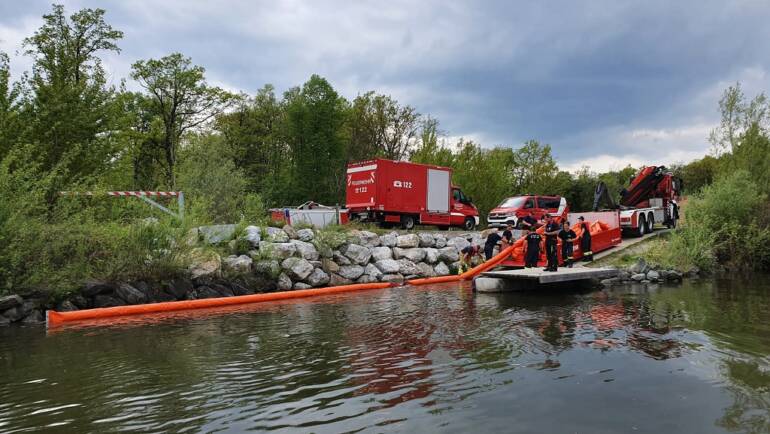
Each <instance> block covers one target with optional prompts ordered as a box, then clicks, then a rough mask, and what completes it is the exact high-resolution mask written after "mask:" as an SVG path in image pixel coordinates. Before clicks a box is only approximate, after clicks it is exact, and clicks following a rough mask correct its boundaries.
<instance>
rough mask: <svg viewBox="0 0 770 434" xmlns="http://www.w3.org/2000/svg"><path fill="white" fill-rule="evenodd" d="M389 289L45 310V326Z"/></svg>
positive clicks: (335, 289) (386, 285)
mask: <svg viewBox="0 0 770 434" xmlns="http://www.w3.org/2000/svg"><path fill="white" fill-rule="evenodd" d="M393 286H397V285H395V284H393V283H390V282H378V283H359V284H356V285H344V286H331V287H328V288H313V289H298V290H296V291H280V292H269V293H264V294H252V295H241V296H236V297H218V298H204V299H200V300H184V301H169V302H164V303H152V304H137V305H132V306H116V307H104V308H97V309H84V310H76V311H72V312H56V311H54V310H48V311H46V325H47V326H48V327H53V326H56V325H60V324H62V323H66V322H74V321H86V320H92V319H101V318H110V317H118V316H127V315H143V314H150V313H158V312H173V311H179V310H189V309H205V308H210V307H221V306H232V305H238V304H247V303H262V302H267V301H278V300H289V299H294V298H304V297H312V296H316V295H327V294H336V293H340V292H351V291H364V290H369V289H385V288H390V287H393Z"/></svg>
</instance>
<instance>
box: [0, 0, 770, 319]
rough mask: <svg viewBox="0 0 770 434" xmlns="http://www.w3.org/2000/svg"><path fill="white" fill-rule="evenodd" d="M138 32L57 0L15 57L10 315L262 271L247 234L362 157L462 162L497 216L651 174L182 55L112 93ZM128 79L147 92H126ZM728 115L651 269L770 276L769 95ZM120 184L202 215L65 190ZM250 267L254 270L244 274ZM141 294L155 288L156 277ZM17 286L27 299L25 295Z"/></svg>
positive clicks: (8, 184) (468, 188)
mask: <svg viewBox="0 0 770 434" xmlns="http://www.w3.org/2000/svg"><path fill="white" fill-rule="evenodd" d="M122 37H123V32H122V31H120V30H119V29H115V28H113V27H112V26H111V25H110V24H109V23H108V15H107V12H106V11H104V10H102V9H81V10H79V11H76V12H74V13H71V14H68V13H67V11H65V9H64V7H63V6H60V5H54V6H53V8H52V10H51V11H50V13H48V14H46V15H45V16H44V17H43V24H42V25H41V27H40V28H39V29H37V30H36V31H35V32H34V33H33V34H31V35H29V36H28V38H26V39H25V40H24V43H23V46H20V47H18V48H19V50H20V52H22V53H24V54H25V55H26V56H28V57H29V58H30V60H31V61H32V69H31V70H30V71H28V72H27V73H25V74H24V75H22V76H19V77H12V76H11V74H10V66H9V57H8V56H7V55H6V54H5V53H0V246H2V248H0V297H4V299H7V300H8V301H7V302H6V303H7V304H9V305H11V304H12V305H13V306H12V307H11V308H8V309H5V307H4V306H0V307H2V309H0V310H3V311H4V312H7V311H8V310H10V309H17V308H20V309H21V310H20V312H26V315H27V316H25V317H28V316H29V312H30V309H29V307H30V305H28V304H27V302H29V301H30V300H37V301H36V303H37V304H36V305H35V304H34V303H33V305H32V306H38V307H37V308H35V307H33V308H32V310H34V309H39V308H40V306H43V305H44V304H45V305H46V306H49V305H58V304H59V303H62V302H63V301H65V300H68V297H71V296H75V294H76V293H77V292H78V291H82V290H83V289H84V288H86V287H89V288H91V290H92V291H97V292H99V291H101V290H97V289H94V288H97V287H99V286H98V285H96V286H94V285H92V283H94V282H96V283H97V284H104V285H107V286H108V287H109V288H110V291H112V293H116V291H118V290H119V289H120V286H121V285H123V284H124V282H145V283H146V282H156V283H160V284H161V285H160V286H158V287H154V286H153V287H151V288H147V289H146V290H147V291H156V290H158V288H165V287H168V286H163V285H164V284H170V282H182V281H188V280H189V281H191V280H192V279H191V277H190V266H191V265H192V264H193V263H200V262H205V261H202V260H201V259H206V258H215V257H219V258H220V262H221V263H224V264H227V263H228V261H229V260H230V259H228V257H229V256H230V255H235V256H236V258H241V256H246V257H248V258H249V259H251V261H252V266H253V264H255V263H258V262H259V261H261V260H264V259H267V258H263V257H261V255H263V253H261V252H260V250H259V249H256V250H257V251H258V252H260V253H259V254H258V255H257V257H252V256H250V251H251V250H254V249H253V247H254V246H253V243H252V245H249V244H248V243H249V242H248V241H243V237H242V236H241V235H242V234H243V231H245V230H246V228H247V227H248V226H249V225H253V226H255V227H258V228H260V229H259V231H260V237H261V240H264V239H265V238H266V237H269V236H271V235H270V233H269V231H271V229H269V228H271V227H272V226H274V224H272V223H271V222H270V221H269V219H268V217H267V216H268V212H267V209H268V208H269V207H273V206H286V205H292V204H294V205H296V204H299V203H302V202H305V201H307V200H314V201H317V202H321V203H326V204H330V205H331V204H339V203H344V179H345V177H344V173H345V172H344V170H345V167H346V164H347V163H348V162H350V161H357V160H364V159H368V158H375V157H384V158H390V159H404V160H411V161H415V162H421V163H431V164H438V165H443V166H450V167H452V168H453V171H454V172H453V182H454V183H455V184H458V185H460V186H462V188H463V190H464V192H465V193H466V194H467V195H468V196H470V197H472V198H473V200H474V202H475V203H476V205H477V206H478V207H479V211H480V214H481V216H482V219H483V218H485V217H486V215H487V213H488V211H489V210H490V209H491V208H493V207H494V206H496V205H497V204H498V203H499V202H500V200H502V199H503V198H505V197H508V196H512V195H516V194H522V193H527V192H533V193H543V194H545V193H548V194H559V195H562V196H564V197H565V198H567V200H568V201H569V203H570V205H571V207H572V208H573V209H575V210H582V209H589V208H590V206H591V204H592V200H593V191H594V187H595V185H596V183H597V182H598V181H603V182H605V183H606V184H607V185H608V187H609V189H610V191H612V192H613V193H614V194H615V198H616V199H617V198H618V197H619V192H620V190H621V188H622V187H623V186H624V185H626V183H627V182H628V179H629V178H630V177H631V176H632V175H633V174H634V173H635V172H636V171H637V169H636V168H633V167H631V166H628V167H625V168H622V169H619V170H613V171H609V172H605V173H595V172H593V171H591V169H590V168H588V167H585V168H583V169H581V170H579V171H577V172H576V173H569V172H566V171H564V170H560V169H559V167H558V165H557V163H556V161H555V159H554V157H553V155H552V153H551V146H550V145H548V144H541V143H540V142H538V141H537V140H529V141H527V142H525V143H524V144H522V145H520V146H503V145H499V146H496V147H492V148H490V147H485V146H483V144H480V143H476V142H473V141H469V140H465V139H460V140H458V141H456V142H454V143H450V142H449V138H448V137H449V134H448V133H447V132H444V131H442V130H441V128H440V124H439V121H438V120H437V119H435V118H433V117H432V116H430V115H428V114H421V113H419V112H418V111H417V110H416V109H415V108H414V107H411V106H409V105H404V104H401V103H399V102H398V101H396V100H395V99H393V98H392V97H390V96H388V95H383V94H378V93H376V92H372V91H370V92H364V93H360V94H358V95H357V96H356V97H355V98H353V99H352V100H348V99H346V98H345V97H343V96H341V95H340V94H339V93H338V92H337V91H336V90H335V89H334V88H333V86H332V85H331V84H330V83H329V82H328V81H327V80H326V79H324V78H322V77H320V76H317V75H312V76H311V77H310V78H309V79H308V81H307V82H305V83H304V84H302V85H301V86H297V87H293V88H290V89H288V90H286V91H285V92H283V94H279V93H277V92H276V90H275V88H274V87H273V86H271V85H269V84H268V85H265V86H264V87H263V88H262V89H260V90H258V91H257V92H256V93H255V94H254V95H247V94H244V93H239V94H235V93H231V92H227V91H225V90H223V89H221V88H218V87H216V86H213V85H211V84H210V83H208V82H207V80H206V73H205V72H206V71H205V69H204V68H203V67H202V66H199V65H196V64H194V63H193V61H192V59H190V58H188V57H186V56H184V55H182V54H180V53H170V54H168V55H167V56H163V57H161V58H159V59H129V60H130V61H131V62H133V66H132V69H131V74H130V76H129V77H125V79H124V81H121V83H120V84H119V85H118V86H112V85H109V84H108V80H107V77H106V74H105V71H104V69H103V68H102V66H101V58H100V56H105V55H108V54H119V53H120V45H119V44H120V40H121V39H122ZM126 80H128V81H130V82H131V83H132V86H130V87H131V88H137V89H141V90H139V91H129V90H127V88H128V87H129V86H126V84H127V82H126ZM133 85H135V86H133ZM169 101H172V102H173V104H169ZM719 111H720V112H721V117H722V121H721V123H720V124H719V126H718V127H717V128H715V129H714V131H713V132H712V133H711V135H710V137H708V138H706V137H704V142H705V141H707V140H708V141H709V142H710V143H711V145H712V152H711V154H710V155H706V156H704V157H703V158H702V159H699V160H695V161H692V162H690V163H687V164H675V162H671V163H672V164H670V165H669V166H668V167H669V169H671V170H673V171H674V172H675V174H676V175H677V176H679V177H681V178H682V179H683V180H684V185H685V188H686V191H687V194H688V201H687V206H686V209H684V210H683V213H684V214H685V219H684V221H683V224H682V225H681V226H680V227H679V228H678V229H677V230H676V231H675V232H674V233H672V234H671V236H669V237H667V238H666V239H665V240H661V241H660V242H659V243H656V244H655V245H654V246H653V247H652V248H651V249H649V250H648V251H646V252H644V253H643V254H641V255H640V256H641V257H642V258H643V259H645V261H646V262H647V263H648V264H657V265H659V266H660V267H663V268H665V269H675V270H691V269H696V268H697V269H698V270H700V272H701V273H704V274H707V273H715V272H722V271H733V270H767V269H768V268H770V249H767V246H768V245H770V205H769V204H768V196H767V195H768V193H770V139H769V137H770V134H769V133H768V128H769V127H770V104H768V101H767V98H766V97H765V95H764V94H759V95H757V96H755V97H753V98H751V99H748V98H746V97H745V96H744V95H743V92H742V90H741V87H740V84H736V85H734V86H730V87H729V88H728V89H727V90H726V91H725V92H724V95H723V97H722V99H721V100H720V101H719ZM109 190H169V191H184V193H185V198H186V201H187V202H186V209H185V216H186V217H185V220H184V221H179V220H178V219H175V218H173V217H171V216H168V215H165V214H162V213H160V211H158V210H155V209H154V208H151V207H149V206H148V205H147V204H145V203H143V202H142V201H140V200H139V199H137V198H113V197H107V196H100V195H95V196H60V194H59V192H61V191H70V192H83V191H94V192H104V191H109ZM164 204H165V202H164ZM169 208H170V209H171V210H172V211H173V210H175V205H173V204H171V205H169ZM233 223H235V225H234V227H235V228H236V230H235V234H236V235H233V238H232V239H229V240H227V243H226V244H225V245H222V246H219V245H217V243H214V244H210V243H206V244H200V243H196V242H191V241H190V234H191V231H193V230H194V228H199V227H202V226H209V225H227V224H231V225H232V224H233ZM228 227H230V226H228ZM275 229H277V230H280V231H283V230H282V229H280V228H275ZM295 229H297V230H302V229H309V228H295ZM362 229H363V231H361V230H362ZM355 230H359V232H370V233H376V232H377V231H375V230H374V229H371V228H368V227H358V228H357V227H350V228H330V229H324V230H321V231H316V232H314V240H317V239H319V238H320V239H322V240H323V239H325V238H326V237H328V238H329V240H332V239H334V238H335V237H336V238H337V239H340V238H345V239H346V238H347V236H348V235H349V234H350V233H353V232H354V231H355ZM262 231H265V233H261V232H262ZM252 232H253V230H252ZM283 232H284V233H285V231H283ZM276 233H277V232H276ZM376 235H377V236H378V238H381V237H383V236H388V234H385V233H376ZM416 235H418V237H419V234H417V233H416ZM447 236H449V235H447ZM289 238H290V239H291V237H289ZM434 239H435V237H434ZM298 240H299V241H302V240H301V239H298ZM230 241H234V245H233V246H231V245H229V244H230ZM303 242H305V241H303ZM348 244H351V243H348ZM353 244H355V243H353ZM248 247H251V249H249V248H248ZM314 247H315V248H316V250H317V251H318V252H319V256H321V253H320V252H321V249H320V248H319V247H317V246H314ZM295 248H296V247H295ZM415 248H419V249H424V248H425V247H422V246H419V245H418V247H415ZM432 248H435V247H432ZM391 254H395V252H394V251H393V250H391ZM342 255H343V256H345V254H344V253H343V254H342ZM299 256H302V255H299ZM285 259H286V258H284V260H285ZM304 259H305V260H307V261H309V260H308V259H306V258H304ZM635 259H636V258H634V260H635ZM238 261H240V262H248V261H247V260H246V259H238V260H232V262H233V265H232V266H233V267H237V266H238V265H236V263H238ZM318 261H320V259H319V260H318ZM410 261H411V262H413V263H417V262H420V263H422V262H421V261H416V262H415V261H413V260H411V259H410ZM441 263H443V264H445V265H446V266H447V267H450V265H451V261H442V262H441ZM337 265H340V264H337ZM359 265H360V266H368V265H371V263H367V264H359ZM229 266H230V265H227V266H226V267H229ZM281 266H282V265H281ZM226 267H224V268H226ZM305 268H307V267H305ZM272 269H273V270H274V269H275V268H274V267H273V268H272ZM313 269H314V270H316V269H319V268H318V267H316V266H315V265H314V266H313ZM320 269H323V268H322V267H321V268H320ZM426 270H427V269H426ZM434 271H436V270H435V264H434ZM311 272H312V271H311ZM327 274H329V273H327ZM399 274H403V273H399ZM296 280H297V281H300V282H301V281H302V280H303V279H296ZM351 280H352V279H351ZM294 283H295V281H294V280H293V281H292V286H293V284H294ZM89 285H90V286H89ZM180 285H181V286H180V289H179V291H182V289H181V288H185V291H186V292H190V291H192V289H190V285H189V284H187V283H182V284H180ZM239 285H241V286H243V287H245V288H247V289H249V290H255V289H258V288H257V287H255V286H249V285H247V284H244V283H239ZM129 286H131V285H129ZM193 286H194V285H193ZM133 289H136V290H138V291H139V292H143V291H144V285H142V284H140V283H136V286H135V287H133ZM193 289H194V288H193ZM105 291H106V289H105ZM169 291H173V290H172V289H169ZM230 291H233V292H234V289H233V288H230ZM123 292H124V293H125V294H128V295H125V298H123V297H121V298H120V299H121V300H123V301H124V302H125V301H126V298H129V297H131V296H132V295H131V294H133V295H134V296H136V297H139V298H140V299H141V296H139V295H137V294H136V293H134V292H133V291H131V290H128V289H126V290H125V291H123ZM215 292H217V293H222V292H226V291H225V290H224V289H221V290H220V291H216V290H215ZM11 294H21V295H23V297H22V298H21V300H22V301H21V304H19V303H18V302H19V299H17V298H15V297H12V296H11ZM145 296H147V295H146V294H145ZM8 297H10V298H8ZM147 297H149V296H147ZM72 303H73V306H74V305H75V302H74V301H72ZM81 305H83V306H88V302H86V303H85V304H83V303H81ZM25 306H26V307H25ZM75 307H77V306H75ZM14 312H16V311H14ZM17 313H18V312H17ZM0 317H3V318H6V319H7V318H8V316H4V315H0ZM11 317H12V318H14V321H18V320H19V319H20V318H21V317H19V316H18V315H17V314H14V315H11ZM2 321H3V320H2V319H0V322H2Z"/></svg>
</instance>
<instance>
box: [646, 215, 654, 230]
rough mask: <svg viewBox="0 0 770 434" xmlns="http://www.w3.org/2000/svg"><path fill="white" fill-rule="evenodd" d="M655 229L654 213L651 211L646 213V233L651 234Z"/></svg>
mask: <svg viewBox="0 0 770 434" xmlns="http://www.w3.org/2000/svg"><path fill="white" fill-rule="evenodd" d="M654 230H655V215H653V214H652V213H650V214H648V215H647V233H648V234H651V233H652V231H654Z"/></svg>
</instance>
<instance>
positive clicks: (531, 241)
mask: <svg viewBox="0 0 770 434" xmlns="http://www.w3.org/2000/svg"><path fill="white" fill-rule="evenodd" d="M524 240H525V241H526V244H525V249H526V251H525V253H524V267H525V268H534V267H537V260H538V259H540V242H541V241H542V240H543V238H542V237H541V236H540V234H538V233H537V232H535V231H529V230H527V229H524Z"/></svg>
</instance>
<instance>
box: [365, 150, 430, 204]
mask: <svg viewBox="0 0 770 434" xmlns="http://www.w3.org/2000/svg"><path fill="white" fill-rule="evenodd" d="M378 163H379V164H380V166H381V168H382V170H381V171H380V175H381V177H382V178H381V180H380V181H381V183H382V184H381V188H382V189H383V190H384V191H382V193H383V194H382V196H381V197H380V198H379V200H378V201H377V209H378V210H380V209H383V208H384V210H385V211H388V212H397V213H407V214H419V213H420V211H422V210H423V209H424V208H425V200H426V198H427V190H426V187H427V182H428V179H427V177H428V171H427V168H426V167H425V166H420V165H414V164H410V163H403V162H396V161H387V160H378ZM380 206H382V208H381V207H380Z"/></svg>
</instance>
